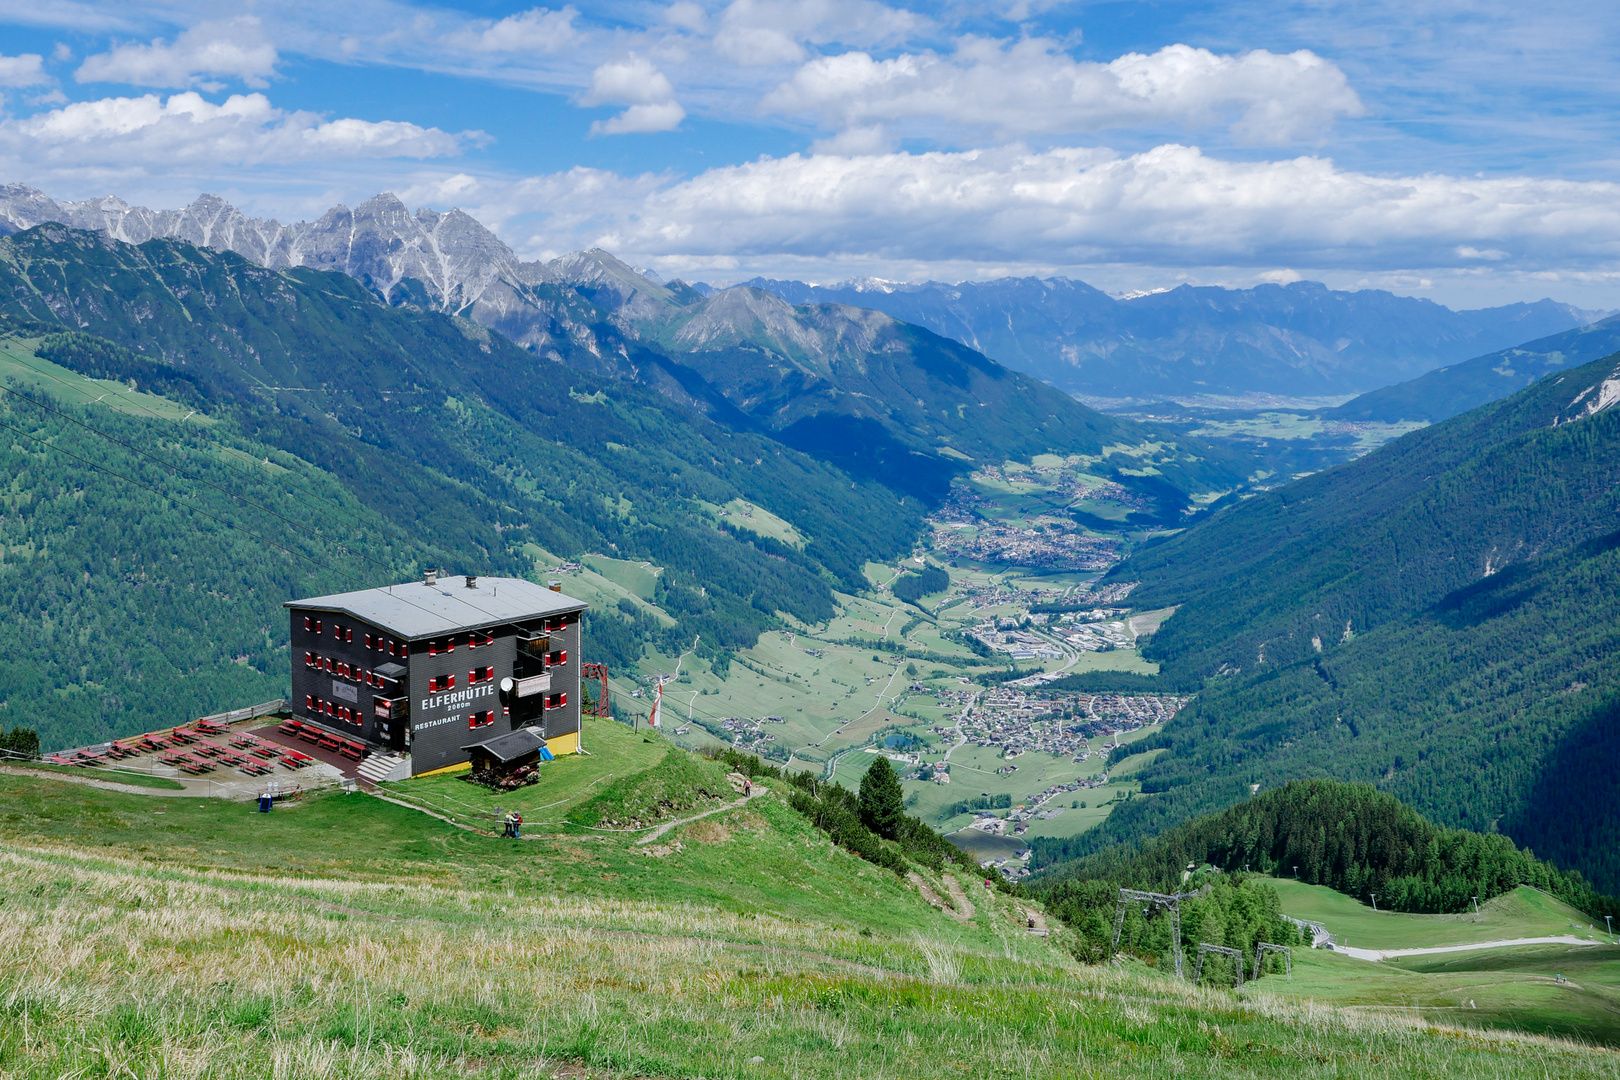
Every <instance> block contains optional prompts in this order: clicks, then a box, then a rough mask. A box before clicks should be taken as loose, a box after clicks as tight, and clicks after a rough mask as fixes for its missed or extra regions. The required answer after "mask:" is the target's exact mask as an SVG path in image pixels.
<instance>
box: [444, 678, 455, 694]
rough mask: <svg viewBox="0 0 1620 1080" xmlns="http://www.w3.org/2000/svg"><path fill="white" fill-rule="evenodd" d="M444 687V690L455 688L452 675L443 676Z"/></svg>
mask: <svg viewBox="0 0 1620 1080" xmlns="http://www.w3.org/2000/svg"><path fill="white" fill-rule="evenodd" d="M444 688H445V689H446V690H454V689H455V688H456V677H455V676H454V675H446V676H445V677H444Z"/></svg>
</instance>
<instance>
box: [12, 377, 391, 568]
mask: <svg viewBox="0 0 1620 1080" xmlns="http://www.w3.org/2000/svg"><path fill="white" fill-rule="evenodd" d="M35 358H36V359H44V358H43V357H40V356H39V355H38V354H37V353H36V354H35ZM46 363H51V361H48V360H47V361H46ZM22 366H23V367H24V368H26V370H28V371H30V372H32V373H33V374H35V375H39V376H41V377H43V378H46V379H50V380H51V381H52V382H55V383H59V384H61V385H62V386H64V387H67V388H68V389H69V390H74V391H78V392H81V393H82V392H83V391H82V389H81V388H80V387H77V386H74V385H73V384H72V383H70V382H68V381H67V380H66V379H62V378H59V377H58V376H56V375H53V374H51V373H50V372H49V371H44V370H42V369H40V368H35V367H30V366H28V365H27V364H23V365H22ZM67 370H69V371H72V370H73V369H72V368H68V369H67ZM74 374H76V375H78V376H79V377H80V378H82V379H84V380H85V381H86V382H90V383H98V384H101V385H105V384H106V382H107V380H105V379H102V380H97V379H92V378H91V377H90V376H88V375H85V374H83V373H82V372H74ZM12 392H13V393H16V391H12ZM109 393H111V391H109ZM18 396H19V397H25V396H26V395H22V394H18ZM101 396H102V397H106V396H107V395H106V394H103V395H101ZM28 400H30V401H32V400H33V399H32V398H29V399H28ZM100 400H101V398H96V399H95V400H93V401H90V402H87V404H90V405H94V404H97V403H98V402H100ZM35 404H38V402H35ZM123 404H124V405H127V406H129V407H130V408H135V409H139V410H141V411H142V412H144V413H145V414H146V415H148V416H150V417H151V418H152V419H154V420H169V421H170V422H172V423H173V424H174V425H175V426H176V427H180V426H181V425H182V424H183V423H184V419H185V418H182V419H181V420H173V419H172V418H170V417H166V416H164V415H163V414H162V413H159V412H158V411H157V410H155V409H153V408H152V407H151V406H149V405H146V404H143V403H142V402H140V401H131V400H129V399H124V401H123ZM107 407H108V408H109V409H111V408H112V405H111V404H108V406H107ZM196 411H197V410H195V409H193V410H192V413H195V412H196ZM190 415H192V414H191V413H188V414H187V417H189V416H190ZM68 419H71V417H69V418H68ZM92 430H94V429H92ZM186 430H188V431H195V430H196V429H195V428H190V429H186ZM216 442H217V440H216ZM224 449H226V450H229V447H224ZM293 456H294V457H295V458H296V457H297V455H296V454H295V455H293ZM220 464H221V465H222V466H224V467H225V468H227V469H229V470H230V471H231V472H234V473H236V474H237V475H238V476H241V477H244V478H246V479H249V480H254V481H258V480H260V479H262V478H261V477H258V476H254V475H253V474H251V473H248V472H246V471H245V470H243V469H239V468H237V467H236V466H234V465H232V464H231V463H230V462H229V461H228V460H223V459H222V460H221V461H220ZM287 471H288V472H291V471H293V470H291V469H289V470H287ZM205 482H206V481H205ZM283 494H285V495H286V496H287V497H288V498H290V499H292V500H294V501H295V502H297V503H299V504H301V505H302V506H303V507H304V508H305V509H308V510H312V511H314V512H316V513H323V512H326V511H328V510H329V509H330V508H329V507H325V506H316V505H315V504H314V503H312V502H310V501H309V500H308V499H305V498H303V497H301V496H300V495H298V494H297V493H296V492H292V491H287V492H283ZM233 497H234V496H233ZM333 543H337V541H333ZM339 546H341V545H339ZM346 550H348V549H346ZM356 554H357V555H358V553H356ZM358 557H360V558H364V557H365V556H363V555H361V556H358Z"/></svg>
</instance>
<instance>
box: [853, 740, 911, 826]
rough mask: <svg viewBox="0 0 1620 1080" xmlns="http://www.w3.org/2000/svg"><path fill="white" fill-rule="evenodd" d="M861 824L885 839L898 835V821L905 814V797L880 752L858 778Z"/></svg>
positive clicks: (902, 818)
mask: <svg viewBox="0 0 1620 1080" xmlns="http://www.w3.org/2000/svg"><path fill="white" fill-rule="evenodd" d="M860 809H861V823H862V824H864V825H865V826H866V827H867V828H868V829H871V830H872V831H873V832H875V833H877V834H878V835H879V836H881V837H883V838H884V839H885V840H894V839H896V838H898V837H899V835H900V822H901V821H902V820H904V818H905V815H906V808H905V797H904V795H903V794H902V793H901V791H900V778H899V777H898V776H896V775H895V774H894V766H893V765H890V764H889V759H888V758H886V757H884V756H883V755H882V754H879V755H878V759H877V760H876V761H874V762H873V763H872V767H871V768H870V769H867V770H866V775H865V776H863V777H862V778H861V797H860Z"/></svg>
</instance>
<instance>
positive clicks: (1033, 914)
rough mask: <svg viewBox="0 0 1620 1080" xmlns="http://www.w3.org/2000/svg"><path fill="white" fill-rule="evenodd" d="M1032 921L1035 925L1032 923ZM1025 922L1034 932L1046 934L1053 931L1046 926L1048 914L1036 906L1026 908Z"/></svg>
mask: <svg viewBox="0 0 1620 1080" xmlns="http://www.w3.org/2000/svg"><path fill="white" fill-rule="evenodd" d="M1031 923H1033V924H1034V925H1030V924H1031ZM1024 924H1025V928H1026V929H1028V930H1029V932H1030V933H1032V934H1043V935H1044V934H1049V933H1051V931H1050V930H1048V929H1047V928H1046V916H1044V915H1042V914H1041V913H1040V912H1038V911H1036V910H1035V909H1034V908H1028V907H1027V908H1025V909H1024Z"/></svg>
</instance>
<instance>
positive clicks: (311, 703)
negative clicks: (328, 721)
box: [304, 694, 315, 709]
mask: <svg viewBox="0 0 1620 1080" xmlns="http://www.w3.org/2000/svg"><path fill="white" fill-rule="evenodd" d="M314 707H315V695H314V694H305V695H304V708H306V709H313V708H314Z"/></svg>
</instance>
